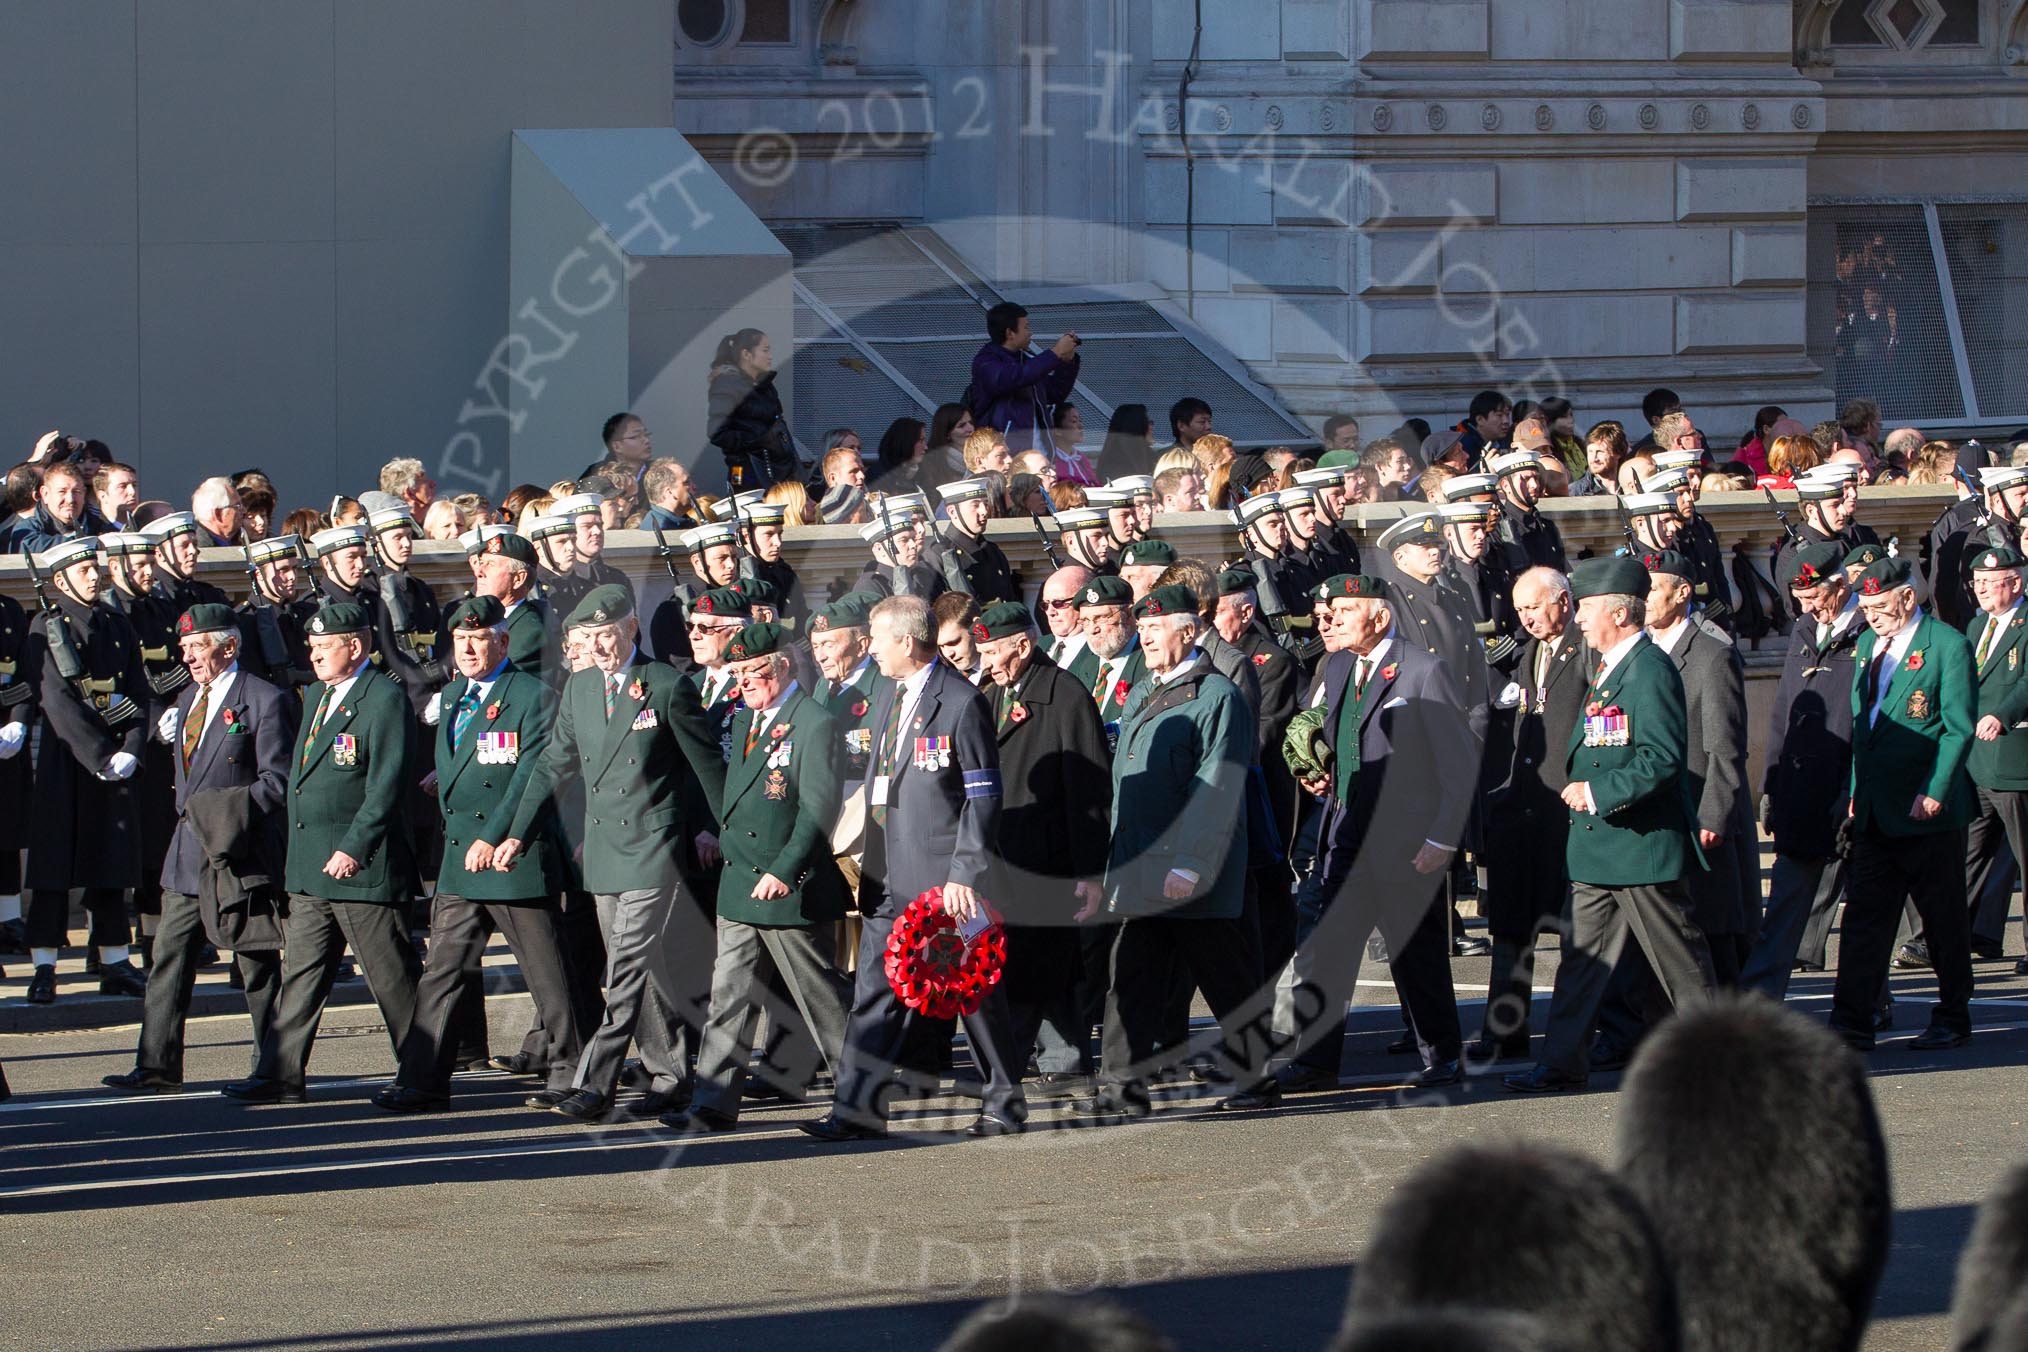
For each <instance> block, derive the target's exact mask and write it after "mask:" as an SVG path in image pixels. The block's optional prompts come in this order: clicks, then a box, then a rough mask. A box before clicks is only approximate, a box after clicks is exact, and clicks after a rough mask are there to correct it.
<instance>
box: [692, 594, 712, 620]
mask: <svg viewBox="0 0 2028 1352" xmlns="http://www.w3.org/2000/svg"><path fill="white" fill-rule="evenodd" d="M690 608H691V609H692V610H696V611H701V612H703V613H704V614H706V615H709V614H710V613H711V612H712V609H713V606H712V601H711V598H710V597H708V596H700V597H698V598H697V604H695V605H693V606H691V607H690Z"/></svg>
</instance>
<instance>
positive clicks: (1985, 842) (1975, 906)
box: [1965, 788, 2028, 944]
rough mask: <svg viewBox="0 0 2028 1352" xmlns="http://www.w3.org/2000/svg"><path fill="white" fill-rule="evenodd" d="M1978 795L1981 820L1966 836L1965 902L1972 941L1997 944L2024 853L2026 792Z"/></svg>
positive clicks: (1975, 820)
mask: <svg viewBox="0 0 2028 1352" xmlns="http://www.w3.org/2000/svg"><path fill="white" fill-rule="evenodd" d="M1978 792H1979V815H1978V816H1976V817H1974V818H1973V819H1972V824H1971V827H1970V829H1969V830H1967V831H1966V832H1965V897H1966V900H1967V905H1968V906H1969V907H1970V908H1971V917H1972V939H1973V941H1974V942H1977V943H1987V944H1998V943H1999V942H2000V941H2001V940H2003V939H2005V938H2006V937H2007V912H2008V911H2010V910H2011V909H2013V901H2014V889H2013V887H2012V886H2011V885H2010V878H2011V877H2012V875H2014V874H2015V873H2017V872H2018V861H2019V860H2020V859H2021V858H2022V857H2023V851H2024V849H2028V793H2016V792H2014V791H2012V790H2009V789H1987V788H1981V789H1979V791H1978ZM1998 875H2006V876H1998Z"/></svg>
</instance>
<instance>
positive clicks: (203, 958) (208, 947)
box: [197, 939, 239, 967]
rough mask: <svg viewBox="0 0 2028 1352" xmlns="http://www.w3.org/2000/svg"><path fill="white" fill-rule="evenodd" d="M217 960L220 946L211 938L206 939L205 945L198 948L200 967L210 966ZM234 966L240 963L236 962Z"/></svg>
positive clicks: (198, 963)
mask: <svg viewBox="0 0 2028 1352" xmlns="http://www.w3.org/2000/svg"><path fill="white" fill-rule="evenodd" d="M217 961H218V946H217V945H215V944H213V943H212V942H211V941H210V940H209V939H207V940H205V941H204V947H202V948H200V949H198V950H197V965H198V966H199V967H209V966H211V965H212V964H213V963H215V962H217ZM233 966H235V967H237V966H239V964H238V963H234V964H233Z"/></svg>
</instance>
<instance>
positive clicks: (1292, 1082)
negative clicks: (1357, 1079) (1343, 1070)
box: [1275, 1061, 1338, 1094]
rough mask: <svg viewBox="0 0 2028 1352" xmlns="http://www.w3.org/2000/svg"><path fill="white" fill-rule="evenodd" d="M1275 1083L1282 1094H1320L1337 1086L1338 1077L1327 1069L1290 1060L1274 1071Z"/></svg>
mask: <svg viewBox="0 0 2028 1352" xmlns="http://www.w3.org/2000/svg"><path fill="white" fill-rule="evenodd" d="M1275 1083H1276V1084H1279V1085H1280V1086H1281V1088H1282V1092H1283V1093H1284V1094H1322V1093H1326V1092H1328V1091H1330V1090H1333V1089H1336V1088H1337V1087H1338V1077H1337V1076H1336V1075H1333V1074H1332V1073H1331V1072H1330V1071H1328V1070H1319V1069H1318V1068H1317V1067H1315V1066H1306V1065H1304V1064H1302V1063H1301V1062H1300V1061H1292V1062H1290V1063H1289V1064H1288V1065H1286V1066H1283V1067H1282V1068H1281V1069H1280V1070H1278V1071H1276V1072H1275Z"/></svg>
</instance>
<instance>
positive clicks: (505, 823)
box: [431, 659, 563, 902]
mask: <svg viewBox="0 0 2028 1352" xmlns="http://www.w3.org/2000/svg"><path fill="white" fill-rule="evenodd" d="M509 660H510V665H509V667H508V669H507V670H506V671H505V672H503V673H502V674H501V675H500V678H499V679H498V680H496V681H494V682H493V688H492V689H490V690H488V691H487V692H486V698H485V699H484V700H483V701H481V703H480V704H479V707H478V708H477V709H475V710H474V711H473V713H472V719H471V722H470V723H468V724H467V725H466V727H465V735H464V737H463V739H462V740H460V741H459V743H458V745H457V747H456V749H453V748H452V746H451V732H452V729H453V728H454V727H455V726H456V722H457V720H456V717H455V714H456V711H457V707H458V705H459V703H460V702H462V701H463V700H464V698H465V691H466V689H467V688H468V687H469V686H470V685H471V682H470V681H467V680H466V679H465V678H464V677H463V676H458V677H455V678H454V679H453V680H452V681H451V683H450V684H449V685H447V686H445V687H444V699H443V717H442V718H440V719H439V720H438V721H437V726H436V728H435V729H433V732H434V736H432V738H431V742H432V744H433V745H434V747H435V749H436V770H437V810H438V811H439V812H441V813H442V814H443V818H444V860H443V863H442V865H440V866H439V867H438V869H437V891H439V892H442V893H445V894H447V895H450V896H454V897H468V898H471V899H472V900H474V901H532V902H541V901H547V900H549V899H550V898H551V897H554V896H555V895H556V894H557V892H558V891H560V890H561V889H562V885H563V884H562V868H563V861H562V859H561V858H560V857H559V851H558V848H557V842H556V838H555V829H554V824H553V819H548V814H544V817H545V820H544V821H542V822H539V823H538V825H537V827H536V829H535V830H534V832H533V833H532V834H531V835H529V836H528V837H527V838H526V840H525V841H524V842H523V844H524V848H523V850H522V852H521V856H520V857H519V858H517V859H516V860H515V861H514V865H513V867H512V868H509V869H508V870H507V871H506V872H505V873H499V872H496V871H494V870H493V869H485V870H483V871H482V872H479V873H476V874H474V873H467V872H466V871H465V852H466V851H467V850H469V849H471V848H472V843H473V842H474V841H480V840H483V841H485V842H486V843H487V844H489V845H498V844H499V843H500V842H501V841H502V840H505V839H506V838H507V828H508V827H509V826H510V825H511V824H512V823H513V820H514V809H515V808H516V807H517V806H518V805H519V803H520V801H521V795H522V794H523V793H525V792H526V791H527V789H528V783H529V781H530V780H531V779H533V778H534V776H535V763H536V761H537V760H539V759H540V758H541V756H542V748H543V746H544V744H545V743H547V742H548V740H549V725H550V722H551V720H552V719H553V718H554V716H555V710H554V709H553V708H552V707H551V700H550V695H549V687H548V686H546V685H544V684H543V683H542V681H541V679H540V678H539V677H536V676H531V675H527V674H525V673H523V672H520V671H517V670H515V669H514V668H513V666H512V665H511V661H512V659H509ZM510 757H511V759H509V758H510Z"/></svg>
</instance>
